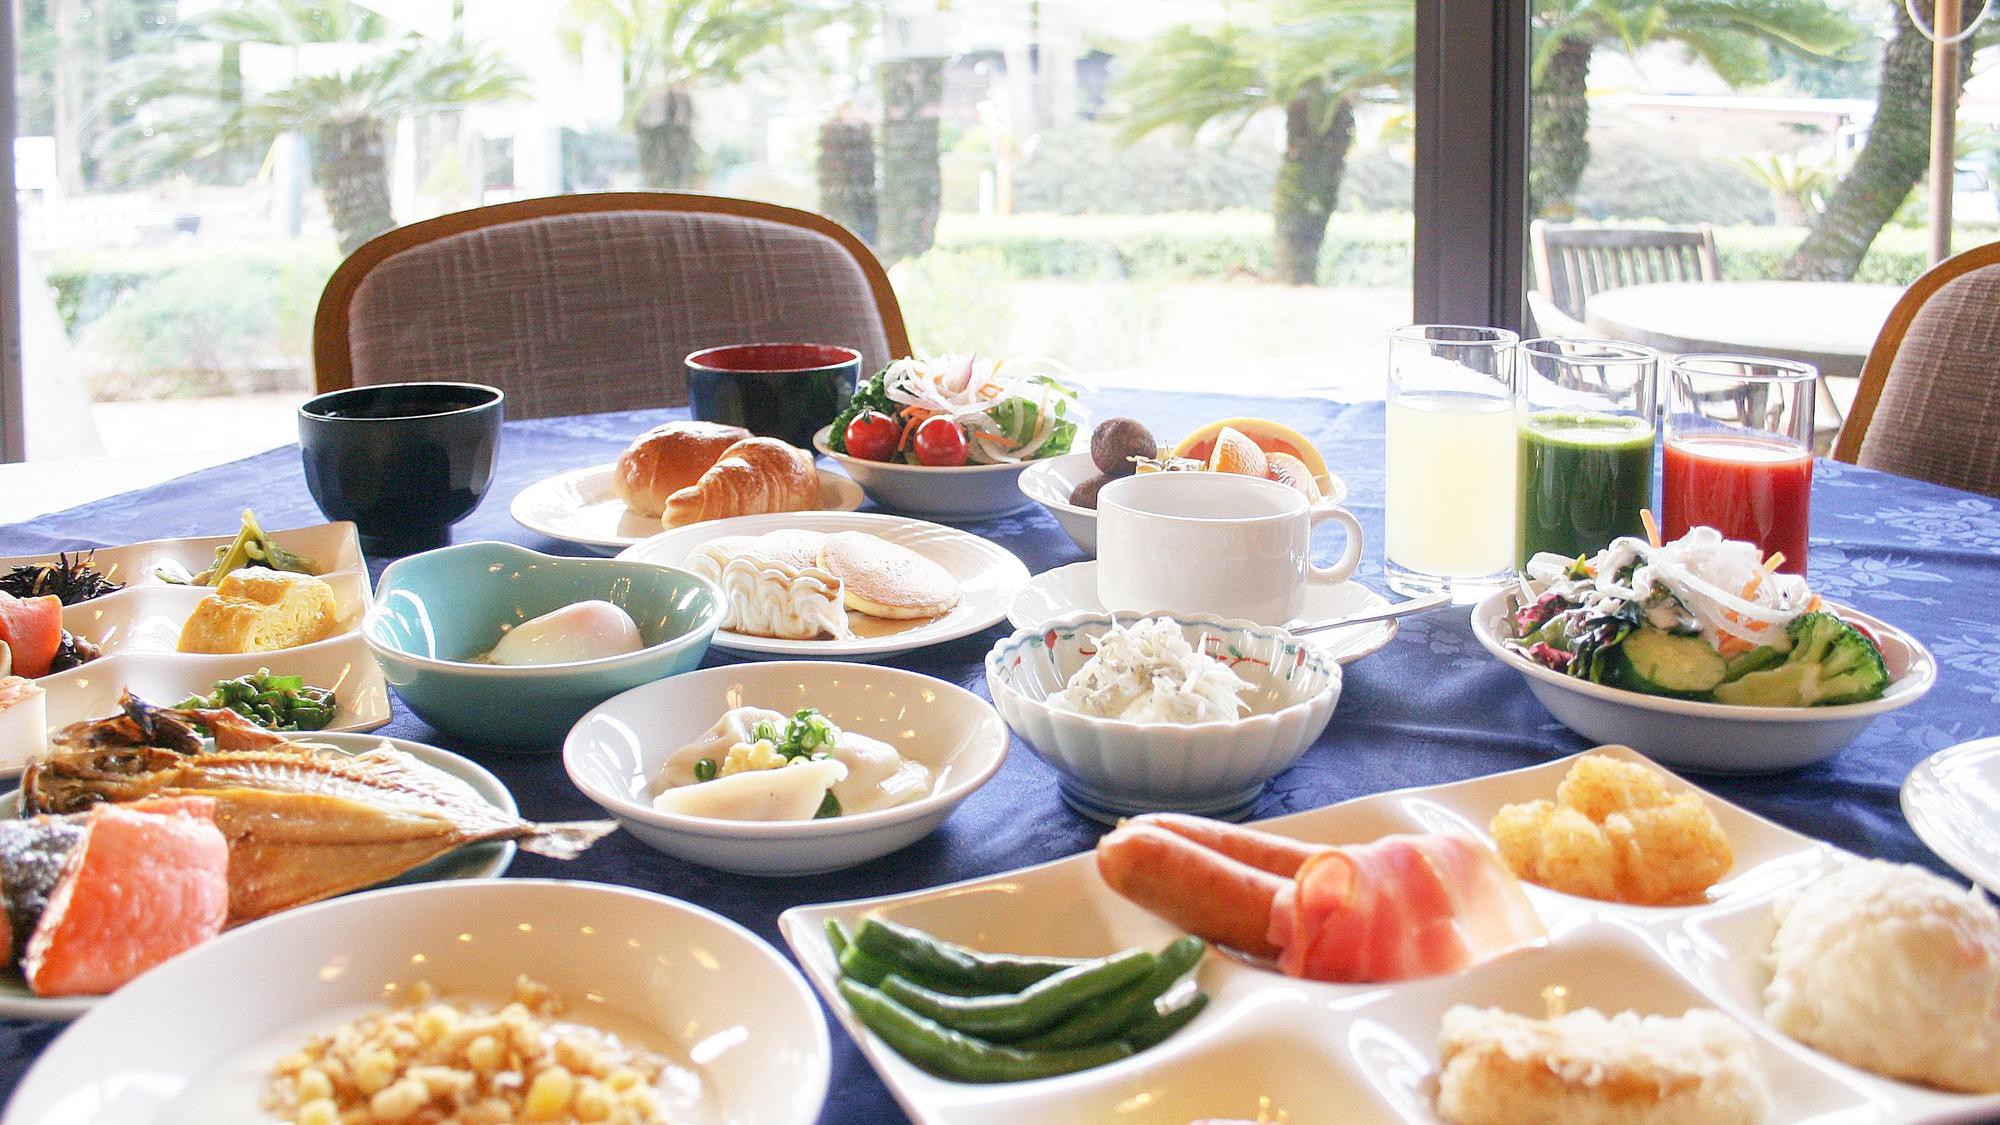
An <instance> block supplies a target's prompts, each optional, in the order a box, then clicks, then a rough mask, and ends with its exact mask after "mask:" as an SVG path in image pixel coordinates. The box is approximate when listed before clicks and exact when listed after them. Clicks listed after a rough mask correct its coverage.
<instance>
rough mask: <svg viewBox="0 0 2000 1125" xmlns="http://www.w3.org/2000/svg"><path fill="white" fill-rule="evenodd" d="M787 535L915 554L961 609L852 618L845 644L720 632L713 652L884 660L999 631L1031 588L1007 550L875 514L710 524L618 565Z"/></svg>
mask: <svg viewBox="0 0 2000 1125" xmlns="http://www.w3.org/2000/svg"><path fill="white" fill-rule="evenodd" d="M821 479H825V477H824V476H822V478H821ZM787 528H797V529H803V530H806V531H820V532H825V533H827V534H829V535H831V534H833V533H834V532H837V531H862V532H867V533H868V534H870V535H874V536H877V537H879V538H881V539H885V540H887V541H889V542H891V543H896V544H900V545H901V546H904V547H908V548H909V549H910V550H912V551H915V552H916V553H917V554H920V555H923V556H924V557H925V558H928V559H930V560H931V561H932V562H934V563H937V564H938V565H939V566H942V567H944V568H945V569H946V570H948V571H950V572H951V576H952V577H953V578H956V579H958V589H959V595H960V597H959V603H958V605H957V606H955V607H953V608H952V610H951V612H949V613H947V614H945V615H944V616H943V617H932V618H929V619H927V620H923V621H917V622H911V623H907V624H905V623H900V622H882V621H877V620H876V619H874V618H864V617H863V616H862V615H861V614H858V613H855V612H853V611H851V610H850V611H849V612H848V615H847V616H848V620H849V621H850V622H852V623H853V624H854V626H855V632H856V633H857V635H856V636H854V637H850V638H847V639H845V640H838V641H788V640H780V639H778V638H775V637H753V636H750V635H749V634H746V633H733V632H730V631H729V630H727V629H722V630H718V631H717V632H716V634H715V640H714V641H713V642H712V644H713V647H715V648H719V649H722V650H724V651H727V652H732V653H735V654H736V655H738V656H749V657H758V658H762V659H766V660H768V659H772V658H774V657H783V658H789V659H798V658H801V657H805V658H825V659H833V660H880V659H882V658H884V657H888V656H893V655H895V654H896V653H899V652H910V651H912V650H915V649H920V648H925V647H928V646H930V645H934V644H940V643H942V642H944V641H953V640H957V639H958V638H960V637H969V636H971V635H972V634H974V633H977V632H979V631H980V630H982V629H986V628H989V627H991V626H993V625H997V624H999V623H1000V622H1001V621H1002V620H1004V619H1005V618H1006V616H1007V607H1008V606H1009V605H1011V604H1013V602H1014V595H1015V592H1016V591H1018V590H1020V589H1021V587H1022V586H1023V585H1024V584H1025V583H1026V582H1027V581H1028V568H1027V567H1026V566H1023V565H1022V564H1021V560H1020V559H1017V558H1015V557H1014V555H1013V552H1011V551H1009V550H1007V549H1006V548H1005V547H1002V546H999V545H997V544H995V543H992V542H989V541H987V540H985V539H981V538H980V537H979V536H977V535H973V534H970V533H969V532H964V531H960V530H958V529H957V528H955V527H945V526H944V525H942V524H935V523H926V522H924V521H923V520H913V519H909V518H907V517H905V516H885V515H879V514H876V513H874V512H783V513H778V514H774V515H766V516H737V517H735V518H734V519H726V520H709V521H708V522H706V523H696V524H689V525H688V526H686V527H677V528H675V529H673V530H672V531H668V532H664V533H662V534H659V535H655V536H653V537H652V538H651V539H648V540H646V541H645V542H643V543H641V544H639V545H638V546H636V547H633V548H631V549H629V550H627V551H625V552H624V553H622V554H620V555H619V556H618V557H619V558H621V559H637V560H639V561H640V562H649V563H658V564H659V565H661V566H680V565H681V563H682V560H683V559H685V558H687V556H688V553H689V552H690V551H693V550H694V549H695V548H696V547H699V546H701V545H702V544H703V543H706V542H708V541H709V540H711V539H720V538H722V537H724V536H729V535H762V534H764V533H765V532H767V531H778V530H780V529H787ZM898 626H902V627H898Z"/></svg>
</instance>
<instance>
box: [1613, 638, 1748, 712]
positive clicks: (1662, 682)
mask: <svg viewBox="0 0 2000 1125" xmlns="http://www.w3.org/2000/svg"><path fill="white" fill-rule="evenodd" d="M1728 674H1729V662H1728V661H1726V660H1724V659H1723V658H1722V654H1721V653H1719V652H1717V651H1715V649H1714V648H1712V647H1711V646H1710V645H1709V643H1708V642H1707V641H1705V640H1703V639H1702V638H1700V637H1698V636H1694V637H1690V636H1683V635H1681V634H1679V633H1669V632H1666V631H1665V630H1662V629H1655V628H1653V627H1652V626H1650V625H1645V626H1641V627H1639V628H1637V629H1634V630H1633V631H1632V632H1631V634H1630V635H1629V636H1627V637H1626V638H1625V641H1624V643H1623V644H1621V645H1619V646H1618V659H1617V662H1616V670H1615V672H1614V673H1613V675H1614V680H1613V682H1614V683H1616V684H1617V685H1618V686H1619V687H1622V688H1628V689H1630V690H1632V691H1643V692H1645V693H1647V694H1648V695H1674V696H1681V697H1683V698H1696V697H1700V696H1704V695H1707V694H1708V693H1709V692H1711V691H1714V690H1715V688H1716V685H1718V684H1720V683H1722V681H1723V680H1724V678H1726V677H1727V676H1728Z"/></svg>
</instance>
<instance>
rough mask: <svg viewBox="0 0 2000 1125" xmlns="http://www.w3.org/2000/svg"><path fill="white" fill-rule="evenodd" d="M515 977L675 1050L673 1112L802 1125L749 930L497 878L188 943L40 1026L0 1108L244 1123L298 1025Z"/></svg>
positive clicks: (773, 957) (785, 1018)
mask: <svg viewBox="0 0 2000 1125" xmlns="http://www.w3.org/2000/svg"><path fill="white" fill-rule="evenodd" d="M517 974H525V975H527V976H529V977H530V978H532V979H534V980H536V981H539V982H541V983H543V984H546V985H548V986H549V987H550V988H552V989H554V990H555V991H556V993H557V994H558V995H559V996H561V997H562V998H563V999H564V1000H566V1001H567V1002H568V1004H569V1008H570V1014H569V1016H568V1018H570V1019H574V1020H580V1021H585V1022H588V1023H591V1024H595V1025H598V1026H600V1027H603V1028H604V1029H605V1030H608V1031H612V1032H613V1033H615V1034H618V1035H619V1036H620V1037H621V1038H625V1039H628V1040H630V1041H634V1042H637V1043H638V1044H640V1045H642V1046H645V1047H649V1048H651V1049H653V1050H657V1051H662V1052H664V1053H666V1054H667V1056H668V1057H669V1058H670V1059H672V1060H674V1061H675V1062H677V1063H678V1064H679V1065H680V1066H681V1067H682V1068H683V1069H684V1070H685V1071H687V1072H688V1073H687V1075H686V1077H688V1078H689V1079H691V1080H692V1083H698V1085H696V1086H695V1089H694V1090H692V1091H690V1093H692V1094H693V1095H694V1096H693V1097H692V1098H690V1099H689V1100H691V1101H694V1102H696V1103H698V1104H697V1105H695V1106H694V1107H693V1109H694V1112H693V1113H690V1114H689V1115H688V1116H687V1117H684V1118H681V1119H682V1120H700V1121H703V1122H711V1123H714V1125H808V1123H810V1122H812V1121H814V1120H816V1119H817V1118H818V1115H819V1110H820V1106H821V1105H822V1103H824V1102H825V1100H826V1087H827V1078H828V1073H829V1070H830V1051H829V1049H828V1045H827V1033H826V1024H825V1022H824V1021H822V1020H821V1018H820V1014H819V1012H818V1011H817V1010H816V1008H815V1007H814V1005H813V999H812V991H811V990H810V989H808V988H807V987H806V985H805V982H804V981H803V980H801V979H799V974H798V970H796V969H794V968H792V967H791V965H790V963H789V962H787V961H786V960H785V958H784V956H783V955H782V954H780V953H779V952H778V951H777V950H775V949H773V948H771V946H770V945H769V944H768V943H766V942H764V941H763V940H761V939H759V938H758V937H757V936H756V935H754V934H752V933H751V932H750V931H748V930H746V929H744V928H743V927H741V926H739V925H737V924H736V923H734V922H731V921H729V920H728V919H726V918H723V917H721V916H719V915H717V914H713V913H711V912H709V911H707V910H703V909H701V908H700V907H697V906H690V905H688V904H687V903H684V902H677V901H675V900H673V899H670V898H667V897H665V896H663V895H657V894H652V893H650V892H647V891H640V890H634V889H632V888H629V887H608V886H604V885H602V884H598V883H576V882H567V881H558V880H536V879H503V880H497V881H493V880H482V881H479V882H468V883H451V884H440V885H433V886H427V887H399V888H396V889H394V890H384V891H376V892H372V893H370V894H363V895H354V896H351V897H348V898H340V899H335V900H333V901H331V902H324V903H319V904H317V905H314V906H308V907H303V908H301V909H299V910H295V911H292V912H290V913H287V914H281V915H279V916H277V917H275V918H271V919H267V920H265V921H262V922H258V923H256V924H255V925H251V926H246V927H244V928H243V929H241V930H238V931H235V932H234V933H229V934H224V935H223V936H222V937H220V938H218V939H216V940H215V941H214V942H211V943H210V944H208V945H206V946H203V947H202V948H200V949H194V950H190V951H188V952H187V953H185V954H182V955H181V956H180V957H177V958H175V959H173V960H172V961H169V962H167V963H166V964H164V965H161V966H160V967H159V968H157V969H154V970H153V971H152V972H150V973H147V974H146V975H145V976H143V977H141V978H139V979H138V980H136V981H133V982H132V983H131V984H130V985H127V986H126V987H125V988H124V989H121V990H120V991H119V992H118V994H117V995H115V996H112V997H111V998H110V999H109V1000H107V1001H105V1003H104V1005H103V1006H102V1007H100V1008H99V1009H98V1010H97V1011H94V1012H92V1013H90V1014H89V1015H88V1016H85V1017H84V1018H83V1019H82V1020H79V1021H78V1022H77V1024H76V1026H75V1027H72V1028H70V1029H69V1031H68V1032H66V1033H65V1034H64V1035H63V1036H62V1037H61V1038H60V1039H58V1040H56V1042H55V1043H54V1044H53V1045H51V1046H50V1047H49V1049H48V1050H47V1051H45V1052H43V1054H42V1056H41V1058H39V1059H37V1060H36V1061H35V1065H34V1068H33V1069H32V1070H31V1071H29V1073H28V1076H27V1077H26V1078H25V1079H24V1080H23V1081H22V1082H21V1085H20V1087H19V1088H18V1089H17V1090H16V1091H15V1092H14V1097H13V1099H12V1101H11V1103H10V1104H9V1105H8V1106H7V1112H6V1116H5V1118H4V1120H5V1121H6V1122H7V1123H9V1125H99V1123H101V1122H112V1121H117V1122H141V1121H144V1122H153V1123H155V1125H261V1123H264V1122H269V1121H272V1120H273V1117H272V1116H271V1114H270V1113H269V1112H268V1111H266V1110H265V1109H264V1106H263V1101H264V1093H265V1090H266V1083H267V1081H268V1079H269V1073H270V1068H271V1066H272V1064H273V1063H274V1062H276V1060H277V1059H278V1058H279V1057H280V1056H281V1055H283V1054H285V1053H286V1052H288V1051H291V1050H295V1049H297V1047H298V1046H299V1045H300V1044H302V1043H303V1042H304V1041H305V1040H307V1039H308V1038H309V1037H311V1036H313V1035H315V1034H324V1033H326V1032H330V1031H332V1030H334V1028H336V1027H337V1026H339V1025H340V1024H341V1023H342V1022H343V1021H345V1020H349V1019H353V1018H355V1017H357V1016H360V1015H362V1014H364V1013H366V1012H369V1011H372V1010H377V1009H379V1008H381V1007H384V1006H386V1005H388V1004H390V1003H392V1002H394V1001H395V1000H396V999H397V997H398V996H399V995H400V994H401V990H403V989H407V988H408V987H410V986H411V985H413V984H415V983H416V982H417V981H420V980H421V981H428V982H430V983H431V984H432V985H433V986H435V987H436V988H437V989H438V990H439V991H440V992H441V993H442V994H444V995H446V996H450V997H454V998H459V997H463V998H468V999H474V1000H482V1001H486V1002H489V1003H494V1002H504V1001H506V1000H507V999H509V998H510V996H511V994H512V990H513V983H514V978H515V976H516V975H517ZM678 1089H679V1087H677V1090H678Z"/></svg>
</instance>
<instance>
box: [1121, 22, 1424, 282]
mask: <svg viewBox="0 0 2000 1125" xmlns="http://www.w3.org/2000/svg"><path fill="white" fill-rule="evenodd" d="M1268 14H1269V16H1270V20H1269V22H1268V23H1262V22H1260V23H1258V24H1254V25H1253V24H1249V23H1243V24H1236V23H1225V24H1223V25H1221V26H1219V27H1216V28H1213V29H1203V28H1197V27H1194V26H1192V25H1182V26H1179V27H1174V28H1171V29H1169V30H1168V31H1166V32H1164V33H1163V34H1161V35H1160V36H1159V37H1157V38H1155V39H1154V40H1152V41H1151V42H1150V43H1148V44H1147V45H1146V47H1145V48H1144V49H1143V50H1141V51H1140V52H1139V54H1138V55H1137V56H1136V57H1135V58H1133V59H1132V60H1131V61H1130V62H1129V63H1128V64H1127V65H1126V67H1125V68H1124V71H1123V74H1122V75H1121V77H1120V78H1119V80H1118V82H1117V92H1118V93H1119V95H1120V96H1121V97H1122V98H1123V100H1124V101H1125V102H1126V103H1127V105H1128V106H1129V108H1128V109H1126V110H1125V111H1124V112H1123V114H1122V115H1121V117H1120V126H1121V129H1120V131H1121V134H1122V135H1123V136H1124V137H1125V138H1126V139H1127V140H1137V139H1139V138H1140V137H1143V136H1145V135H1147V134H1149V133H1153V132H1156V131H1158V130H1161V129H1167V128H1178V129H1181V130H1184V131H1185V133H1186V134H1187V136H1188V137H1189V138H1190V139H1192V138H1193V136H1194V134H1195V133H1196V132H1197V131H1199V130H1200V129H1201V128H1202V127H1203V126H1205V125H1208V124H1210V123H1211V122H1229V123H1233V124H1234V126H1235V128H1236V129H1238V130H1241V129H1242V128H1243V127H1244V126H1245V125H1246V124H1247V123H1248V122H1249V121H1250V119H1251V118H1253V117H1256V116H1257V115H1258V114H1260V113H1263V112H1264V111H1266V110H1271V109H1276V110H1280V111H1282V112H1283V113H1284V116H1285V151H1284V155H1283V157H1282V158H1281V160H1280V162H1279V165H1278V180H1277V185H1276V187H1275V188H1274V190H1273V191H1272V198H1271V215H1272V221H1273V228H1274V229H1273V243H1272V261H1273V264H1274V265H1275V267H1276V272H1277V276H1278V278H1279V280H1281V281H1284V282H1286V283H1288V284H1292V285H1311V284H1313V283H1314V281H1315V280H1316V277H1317V274H1318V269H1319V253H1320V247H1321V244H1322V243H1324V242H1325V241H1326V224H1327V220H1328V219H1329V218H1331V217H1332V215H1333V211H1334V208H1335V206H1336V205H1337V204H1338V203H1339V198H1340V182H1341V177H1342V175H1343V174H1344V173H1345V171H1346V165H1347V151H1348V149H1349V148H1350V147H1351V146H1352V144H1353V142H1354V106H1355V103H1356V101H1357V100H1358V99H1359V98H1360V97H1361V96H1362V94H1364V93H1365V92H1366V91H1368V90H1371V89H1377V88H1383V87H1389V88H1400V87H1403V86H1405V85H1407V83H1408V82H1409V78H1410V70H1411V64H1412V56H1413V54H1414V34H1415V26H1414V22H1413V20H1412V19H1411V15H1410V4H1409V2H1408V0H1271V3H1270V6H1269V13H1268Z"/></svg>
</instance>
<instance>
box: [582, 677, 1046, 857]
mask: <svg viewBox="0 0 2000 1125" xmlns="http://www.w3.org/2000/svg"><path fill="white" fill-rule="evenodd" d="M763 667H766V668H775V669H784V668H796V669H799V670H801V671H804V672H808V673H810V674H813V675H820V674H823V673H824V671H825V670H826V669H828V668H842V669H846V670H848V671H850V672H853V673H858V674H862V675H868V676H880V677H882V678H884V679H888V680H893V681H897V682H899V683H902V684H905V685H907V686H909V687H912V688H921V689H922V690H924V691H935V692H938V693H940V694H944V695H952V696H956V697H959V698H961V699H964V700H969V701H971V702H972V703H975V704H977V705H978V706H979V708H980V709H981V710H983V711H985V712H986V713H987V714H989V715H991V716H992V717H993V722H994V725H995V728H996V733H998V734H999V750H998V752H996V753H995V754H994V755H993V756H992V760H991V761H989V762H988V763H987V764H986V765H984V766H982V767H980V769H979V770H978V771H977V772H970V773H966V774H965V775H963V776H961V777H957V778H954V779H953V780H952V782H951V784H949V785H947V786H945V787H944V788H942V789H933V790H932V791H931V793H930V795H929V796H927V797H925V798H923V799H922V800H918V801H912V802H910V803H909V804H907V805H897V806H896V807H895V808H890V809H876V810H875V811H874V812H865V813H855V814H853V815H852V816H847V815H842V816H833V817H827V818H825V819H823V820H726V819H723V818H721V817H713V816H689V815H687V814H686V813H670V812H661V811H660V810H659V809H656V808H654V807H653V806H651V805H642V804H639V803H638V802H636V801H633V800H631V799H630V798H628V797H626V796H625V795H624V794H622V793H614V792H610V791H608V790H604V789H599V788H598V787H597V786H596V785H593V784H592V783H591V782H590V781H588V780H586V779H585V778H583V777H580V776H578V771H577V770H576V769H575V768H573V767H572V765H571V762H572V756H574V758H576V759H581V758H582V757H583V744H582V743H580V742H578V741H577V740H576V732H577V731H578V730H580V729H582V727H583V724H585V723H587V722H589V721H590V720H591V719H593V718H595V717H597V716H598V714H599V713H601V712H604V711H607V710H610V709H611V708H612V706H613V705H614V704H616V703H618V701H619V700H621V699H623V698H625V697H626V696H628V695H635V694H638V693H641V692H644V691H646V690H647V689H648V688H651V687H652V686H653V685H652V684H641V685H639V686H638V687H635V688H631V689H629V690H626V691H622V692H619V693H618V694H617V695H614V696H612V697H611V698H610V699H607V700H605V701H604V702H603V703H600V704H598V705H597V706H595V707H592V708H591V709H590V710H589V711H588V712H586V713H585V714H584V716H583V718H581V719H578V720H577V722H576V726H574V727H571V728H570V733H569V736H568V737H566V738H564V739H563V771H564V772H565V773H567V774H569V779H570V782H571V783H572V784H574V785H575V786H576V787H577V788H578V789H580V790H582V791H583V795H584V796H586V797H588V798H590V799H591V800H592V801H595V802H596V803H597V804H599V805H601V806H603V808H604V810H605V811H606V812H609V813H611V814H613V815H614V816H617V817H619V818H621V819H626V820H636V821H639V822H640V823H642V824H650V825H654V826H656V827H660V828H671V829H673V830H675V831H677V832H685V833H687V834H688V835H691V836H715V837H724V838H729V839H767V838H776V839H787V838H801V839H819V838H822V837H826V836H845V835H848V834H849V833H853V832H864V831H867V830H869V829H872V828H886V827H888V826H890V825H892V824H901V823H902V822H904V821H906V820H919V819H921V818H923V817H924V816H927V815H929V814H931V813H935V812H936V811H937V810H939V809H940V808H947V807H950V806H952V805H956V804H957V803H959V802H960V801H963V800H965V798H967V797H969V796H971V795H972V794H973V793H974V792H976V791H978V789H979V788H980V786H983V785H985V784H986V783H987V782H988V781H990V780H992V778H993V775H994V774H996V773H999V772H1000V767H1001V766H1003V765H1005V764H1006V763H1007V752H1008V751H1009V749H1011V747H1012V744H1013V740H1012V739H1011V738H1010V737H1009V736H1008V735H1007V733H1006V731H1007V724H1006V723H1005V722H1003V721H1001V719H1000V713H999V712H998V711H995V710H994V709H993V705H992V704H991V703H988V702H987V701H986V700H984V699H981V698H979V695H978V694H977V693H976V692H971V691H967V690H966V689H965V688H962V687H960V686H958V685H957V684H955V683H952V682H951V681H949V680H941V679H938V678H937V677H935V676H926V675H924V674H923V673H921V672H910V671H905V670H904V669H901V668H888V667H884V666H883V665H880V664H850V663H845V662H841V661H822V660H786V661H773V662H771V663H768V664H765V665H763ZM738 675H742V670H741V669H740V668H737V667H735V666H728V665H725V666H723V667H720V668H700V669H696V670H695V671H692V672H683V673H681V674H680V675H678V676H675V677H672V678H673V680H674V681H675V685H676V686H678V687H688V688H692V687H698V686H700V685H701V684H702V683H705V682H707V681H708V680H712V679H713V680H727V679H729V678H731V677H732V676H738ZM656 682H658V681H656Z"/></svg>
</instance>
